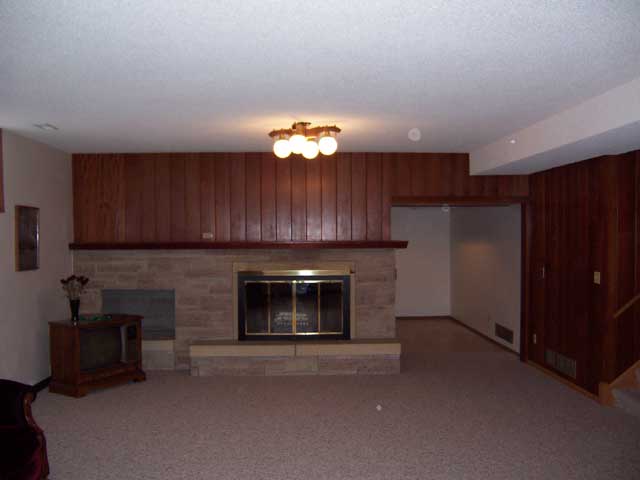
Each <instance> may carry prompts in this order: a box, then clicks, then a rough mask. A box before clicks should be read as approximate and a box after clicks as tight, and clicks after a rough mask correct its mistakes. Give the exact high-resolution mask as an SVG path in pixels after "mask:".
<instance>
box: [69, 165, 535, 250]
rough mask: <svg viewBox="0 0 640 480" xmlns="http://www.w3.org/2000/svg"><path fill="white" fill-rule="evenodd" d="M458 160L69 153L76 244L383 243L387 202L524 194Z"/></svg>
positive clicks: (514, 180)
mask: <svg viewBox="0 0 640 480" xmlns="http://www.w3.org/2000/svg"><path fill="white" fill-rule="evenodd" d="M468 165H469V162H468V155H466V154H435V153H423V154H405V153H338V154H336V155H335V156H331V157H324V156H320V157H318V158H317V159H315V160H306V159H304V158H302V157H300V156H292V157H289V158H287V159H279V158H276V157H275V156H274V155H273V154H272V153H177V154H76V155H74V156H73V186H74V220H75V242H76V243H88V242H190V241H200V240H202V239H203V234H209V233H210V234H211V236H212V238H211V240H212V241H221V242H223V241H283V242H289V241H333V240H371V241H373V240H387V239H389V238H390V235H391V234H390V232H391V227H390V209H391V202H392V198H393V197H397V196H402V197H415V198H418V197H425V196H455V197H474V198H475V197H485V198H494V199H495V198H498V197H504V198H508V197H526V196H527V195H528V193H529V183H528V177H526V176H485V177H470V176H469V175H468V168H469V167H468Z"/></svg>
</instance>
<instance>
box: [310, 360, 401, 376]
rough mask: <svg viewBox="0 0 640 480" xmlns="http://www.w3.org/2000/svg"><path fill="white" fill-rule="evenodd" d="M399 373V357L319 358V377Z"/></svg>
mask: <svg viewBox="0 0 640 480" xmlns="http://www.w3.org/2000/svg"><path fill="white" fill-rule="evenodd" d="M398 373H400V356H399V355H370V356H356V357H351V356H338V357H336V356H329V357H327V356H320V357H318V374H319V375H393V374H398Z"/></svg>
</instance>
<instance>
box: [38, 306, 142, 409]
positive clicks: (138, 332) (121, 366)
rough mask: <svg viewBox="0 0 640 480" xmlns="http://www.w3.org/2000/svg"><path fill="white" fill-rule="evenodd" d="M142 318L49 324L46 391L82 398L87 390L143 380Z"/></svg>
mask: <svg viewBox="0 0 640 480" xmlns="http://www.w3.org/2000/svg"><path fill="white" fill-rule="evenodd" d="M141 321H142V317H141V316H139V315H111V320H106V321H95V322H80V323H78V324H77V325H73V324H72V323H71V321H69V320H66V321H57V322H49V341H50V358H51V383H50V384H49V391H51V392H54V393H61V394H63V395H68V396H71V397H83V396H85V395H86V394H87V393H88V392H89V391H90V390H93V389H97V388H104V387H108V386H111V385H116V384H120V383H126V382H130V381H134V382H142V381H144V380H145V379H146V375H145V373H144V372H143V371H142V326H141Z"/></svg>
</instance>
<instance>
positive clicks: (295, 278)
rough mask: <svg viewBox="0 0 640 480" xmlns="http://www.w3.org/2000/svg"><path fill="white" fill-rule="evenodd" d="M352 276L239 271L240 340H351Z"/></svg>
mask: <svg viewBox="0 0 640 480" xmlns="http://www.w3.org/2000/svg"><path fill="white" fill-rule="evenodd" d="M349 280H350V277H349V275H273V274H270V275H265V274H257V273H256V272H243V273H239V274H238V322H239V325H238V326H239V338H240V339H253V340H256V339H282V338H294V337H296V338H349V313H350V312H349V304H350V302H349V298H350V294H349Z"/></svg>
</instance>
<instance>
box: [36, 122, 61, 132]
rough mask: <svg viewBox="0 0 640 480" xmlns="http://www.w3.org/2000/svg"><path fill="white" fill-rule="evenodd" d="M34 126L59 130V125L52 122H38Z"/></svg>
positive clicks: (41, 128)
mask: <svg viewBox="0 0 640 480" xmlns="http://www.w3.org/2000/svg"><path fill="white" fill-rule="evenodd" d="M33 126H34V127H36V128H39V129H40V130H49V131H53V130H58V127H56V126H55V125H52V124H51V123H36V124H34V125H33Z"/></svg>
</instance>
